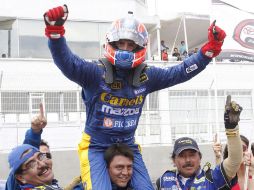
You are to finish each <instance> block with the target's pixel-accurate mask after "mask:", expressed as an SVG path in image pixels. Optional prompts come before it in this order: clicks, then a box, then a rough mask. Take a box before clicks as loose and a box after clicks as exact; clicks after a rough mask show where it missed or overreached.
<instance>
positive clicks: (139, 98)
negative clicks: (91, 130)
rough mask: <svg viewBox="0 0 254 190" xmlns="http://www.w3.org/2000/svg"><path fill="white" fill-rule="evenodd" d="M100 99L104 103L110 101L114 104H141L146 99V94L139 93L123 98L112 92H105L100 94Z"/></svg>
mask: <svg viewBox="0 0 254 190" xmlns="http://www.w3.org/2000/svg"><path fill="white" fill-rule="evenodd" d="M100 100H101V101H102V102H104V103H108V104H110V105H113V106H135V105H141V104H142V103H143V101H144V96H143V95H139V96H136V97H134V98H130V99H128V98H122V97H117V96H113V95H112V94H110V93H107V92H103V93H102V94H101V96H100Z"/></svg>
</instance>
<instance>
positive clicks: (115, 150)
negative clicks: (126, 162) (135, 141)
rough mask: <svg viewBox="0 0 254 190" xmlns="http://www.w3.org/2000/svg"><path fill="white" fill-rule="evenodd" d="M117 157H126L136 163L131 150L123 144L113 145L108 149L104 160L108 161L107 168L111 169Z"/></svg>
mask: <svg viewBox="0 0 254 190" xmlns="http://www.w3.org/2000/svg"><path fill="white" fill-rule="evenodd" d="M115 156H125V157H127V158H129V159H130V160H131V161H134V154H133V151H132V150H131V148H130V147H129V146H128V145H126V144H123V143H117V144H113V145H111V146H110V147H108V148H107V150H106V151H105V153H104V159H105V161H106V164H107V167H109V165H110V163H111V162H112V160H113V158H114V157H115Z"/></svg>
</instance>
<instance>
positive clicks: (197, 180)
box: [193, 176, 205, 184]
mask: <svg viewBox="0 0 254 190" xmlns="http://www.w3.org/2000/svg"><path fill="white" fill-rule="evenodd" d="M204 181H205V176H203V177H201V178H200V179H197V178H195V180H194V182H193V183H194V184H199V183H202V182H204Z"/></svg>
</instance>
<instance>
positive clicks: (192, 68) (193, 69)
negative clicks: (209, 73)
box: [186, 64, 198, 73]
mask: <svg viewBox="0 0 254 190" xmlns="http://www.w3.org/2000/svg"><path fill="white" fill-rule="evenodd" d="M196 69H198V66H197V65H196V64H194V65H191V66H189V67H187V68H186V73H191V72H192V71H195V70H196Z"/></svg>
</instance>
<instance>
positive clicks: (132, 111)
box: [101, 105, 140, 116]
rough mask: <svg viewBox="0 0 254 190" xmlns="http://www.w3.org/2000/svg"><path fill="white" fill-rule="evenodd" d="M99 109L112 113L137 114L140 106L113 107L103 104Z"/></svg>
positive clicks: (122, 114)
mask: <svg viewBox="0 0 254 190" xmlns="http://www.w3.org/2000/svg"><path fill="white" fill-rule="evenodd" d="M101 111H102V112H104V113H108V114H112V115H121V116H129V115H137V114H139V113H140V108H113V107H111V106H107V105H103V106H102V108H101Z"/></svg>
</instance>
